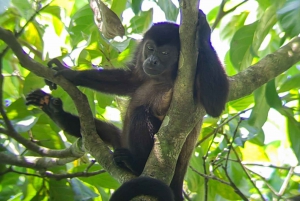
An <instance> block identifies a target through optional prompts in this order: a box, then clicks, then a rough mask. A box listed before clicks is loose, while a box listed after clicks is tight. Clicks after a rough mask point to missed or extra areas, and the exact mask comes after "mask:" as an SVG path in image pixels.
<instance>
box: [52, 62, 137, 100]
mask: <svg viewBox="0 0 300 201" xmlns="http://www.w3.org/2000/svg"><path fill="white" fill-rule="evenodd" d="M53 64H55V66H54V67H53V66H52V65H53ZM48 66H49V67H51V68H53V69H55V70H57V73H56V76H58V75H61V76H63V77H64V78H66V79H67V80H69V81H70V82H72V83H73V84H74V85H76V86H83V87H88V88H91V89H94V90H97V91H101V92H104V93H110V94H118V95H130V94H132V93H133V92H134V91H135V90H136V89H137V88H138V87H139V86H140V85H141V81H140V80H138V79H137V78H136V77H137V76H134V73H133V72H132V71H131V70H124V69H94V70H83V71H75V70H71V69H69V68H67V67H66V66H64V65H63V64H62V63H61V62H60V61H59V60H58V59H52V60H50V61H49V62H48Z"/></svg>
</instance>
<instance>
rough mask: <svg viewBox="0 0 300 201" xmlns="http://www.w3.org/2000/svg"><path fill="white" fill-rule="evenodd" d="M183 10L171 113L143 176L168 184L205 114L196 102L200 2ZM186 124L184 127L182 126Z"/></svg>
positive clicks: (191, 0) (185, 0)
mask: <svg viewBox="0 0 300 201" xmlns="http://www.w3.org/2000/svg"><path fill="white" fill-rule="evenodd" d="M180 8H181V16H182V18H181V20H182V21H181V23H180V29H179V33H180V43H181V50H180V59H179V70H178V71H179V73H178V76H177V79H176V83H175V87H174V93H173V98H172V102H171V105H170V108H169V111H168V113H167V115H166V116H165V118H164V121H163V123H162V125H161V127H160V130H159V132H158V133H157V135H155V142H154V147H153V149H152V152H151V154H150V156H149V158H148V161H147V164H146V167H145V169H144V172H143V175H147V176H152V177H155V178H157V179H160V180H162V181H164V182H166V183H170V181H171V179H172V177H173V173H174V170H175V166H176V162H177V159H178V156H179V154H180V152H181V148H182V146H183V144H184V143H185V142H186V139H187V136H188V134H189V133H190V132H191V131H192V129H193V128H194V127H195V126H196V124H197V123H198V122H199V121H201V119H202V118H203V116H204V114H205V112H204V109H203V107H201V109H200V107H197V106H196V105H195V103H194V101H193V83H194V72H195V68H196V62H197V51H196V46H195V39H196V28H197V22H198V12H199V11H198V8H199V0H182V1H180ZM182 94H184V96H183V95H182ZM183 120H184V122H185V124H182V121H183ZM200 125H201V123H199V124H198V125H197V127H198V129H197V130H199V127H200ZM198 134H199V132H195V134H194V135H191V136H189V138H190V140H188V141H189V142H191V143H193V144H190V147H194V146H195V142H196V139H197V135H198ZM187 157H189V156H187Z"/></svg>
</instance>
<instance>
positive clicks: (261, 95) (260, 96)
mask: <svg viewBox="0 0 300 201" xmlns="http://www.w3.org/2000/svg"><path fill="white" fill-rule="evenodd" d="M265 94H266V85H263V86H262V87H260V88H258V89H256V90H255V91H254V100H255V105H254V107H253V109H252V112H251V115H250V117H249V120H248V121H249V124H250V125H252V126H254V127H256V128H261V127H262V126H263V125H264V124H265V122H266V121H267V119H268V113H269V110H270V106H269V105H268V103H267V99H266V96H265Z"/></svg>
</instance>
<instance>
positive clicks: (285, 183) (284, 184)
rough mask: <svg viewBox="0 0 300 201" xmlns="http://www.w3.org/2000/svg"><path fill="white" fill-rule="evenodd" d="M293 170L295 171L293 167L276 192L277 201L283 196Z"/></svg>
mask: <svg viewBox="0 0 300 201" xmlns="http://www.w3.org/2000/svg"><path fill="white" fill-rule="evenodd" d="M294 170H295V166H293V167H291V169H290V171H289V173H288V175H287V176H286V177H285V179H284V181H283V184H282V186H281V188H280V190H279V192H278V200H280V198H281V197H282V195H283V194H284V192H285V190H286V188H287V187H288V184H289V181H290V179H291V177H292V175H293V174H294Z"/></svg>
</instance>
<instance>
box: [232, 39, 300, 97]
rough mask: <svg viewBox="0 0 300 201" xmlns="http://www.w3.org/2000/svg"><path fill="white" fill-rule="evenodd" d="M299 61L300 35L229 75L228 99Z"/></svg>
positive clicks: (255, 87) (244, 94)
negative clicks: (245, 67)
mask: <svg viewBox="0 0 300 201" xmlns="http://www.w3.org/2000/svg"><path fill="white" fill-rule="evenodd" d="M298 61H300V37H296V38H294V39H293V40H291V41H290V42H289V43H287V44H286V45H284V46H282V47H281V48H280V49H279V50H277V51H276V52H274V53H272V54H268V55H267V56H266V57H264V58H263V59H261V60H260V61H259V62H258V63H256V64H254V65H252V66H250V67H249V68H247V69H245V70H244V71H242V72H240V73H238V74H237V75H234V76H232V77H230V93H229V98H228V100H229V101H232V100H236V99H239V98H242V97H244V96H246V95H249V94H251V93H252V92H253V91H254V90H255V89H257V88H258V87H260V86H262V85H263V84H265V83H267V82H268V81H270V80H271V79H273V78H275V77H276V76H278V75H280V74H281V73H283V72H284V71H286V70H287V69H289V68H290V67H292V66H293V65H294V64H295V63H297V62H298Z"/></svg>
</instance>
